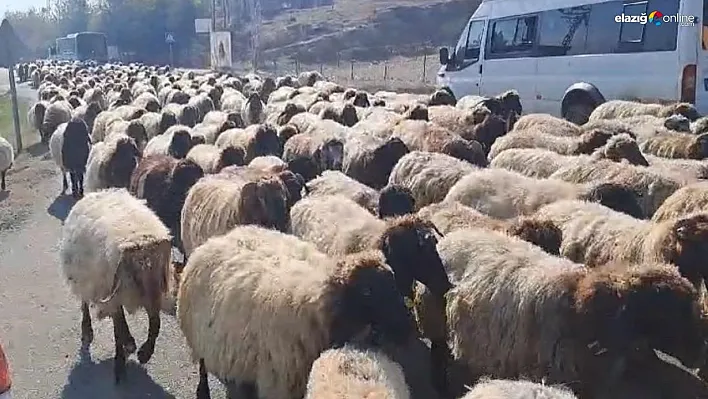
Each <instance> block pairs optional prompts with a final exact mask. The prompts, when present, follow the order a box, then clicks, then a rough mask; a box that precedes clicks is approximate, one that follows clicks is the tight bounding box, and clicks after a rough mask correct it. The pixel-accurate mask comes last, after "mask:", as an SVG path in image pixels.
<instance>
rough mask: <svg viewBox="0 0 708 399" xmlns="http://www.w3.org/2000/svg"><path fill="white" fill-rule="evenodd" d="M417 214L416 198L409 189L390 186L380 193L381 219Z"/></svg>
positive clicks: (379, 214)
mask: <svg viewBox="0 0 708 399" xmlns="http://www.w3.org/2000/svg"><path fill="white" fill-rule="evenodd" d="M412 213H415V198H413V193H412V192H411V190H410V189H408V188H407V187H404V186H401V185H397V184H389V185H387V186H386V187H384V188H383V189H382V190H381V192H380V193H379V204H378V216H379V218H381V219H384V218H389V217H395V216H403V215H408V214H412Z"/></svg>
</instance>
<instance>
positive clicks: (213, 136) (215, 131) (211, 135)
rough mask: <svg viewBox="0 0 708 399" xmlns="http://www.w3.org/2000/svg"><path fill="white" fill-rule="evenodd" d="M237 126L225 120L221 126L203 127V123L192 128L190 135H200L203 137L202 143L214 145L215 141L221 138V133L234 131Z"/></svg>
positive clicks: (210, 125)
mask: <svg viewBox="0 0 708 399" xmlns="http://www.w3.org/2000/svg"><path fill="white" fill-rule="evenodd" d="M236 128H237V126H236V124H235V123H233V122H231V121H229V120H227V121H225V122H223V123H221V124H209V125H205V124H203V123H199V124H197V125H195V126H194V128H193V129H192V133H193V134H194V135H202V136H204V141H205V143H206V144H215V143H216V140H217V139H218V138H219V136H221V133H224V132H225V131H227V130H229V129H236Z"/></svg>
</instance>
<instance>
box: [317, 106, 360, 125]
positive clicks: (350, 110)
mask: <svg viewBox="0 0 708 399" xmlns="http://www.w3.org/2000/svg"><path fill="white" fill-rule="evenodd" d="M318 104H319V103H318ZM315 105H316V104H315ZM310 109H312V107H311V108H310ZM310 112H312V111H310ZM318 115H319V116H320V118H322V119H331V120H333V121H335V122H337V123H339V124H341V125H344V126H347V127H352V126H354V125H355V124H356V123H357V122H359V117H358V116H357V113H356V108H355V107H354V105H353V104H349V103H329V104H326V105H325V106H323V107H322V110H321V111H320V112H318Z"/></svg>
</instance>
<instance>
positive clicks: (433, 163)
mask: <svg viewBox="0 0 708 399" xmlns="http://www.w3.org/2000/svg"><path fill="white" fill-rule="evenodd" d="M477 169H478V168H476V167H475V166H473V165H471V164H470V163H468V162H465V161H461V160H459V159H457V158H453V157H451V156H449V155H445V154H439V153H434V152H423V151H412V152H410V153H408V154H406V155H404V156H403V157H402V158H401V159H400V160H399V161H398V163H396V166H394V167H393V169H392V170H391V175H390V176H389V179H388V183H389V184H396V185H400V186H403V187H406V188H408V189H409V190H410V191H411V193H412V194H413V198H414V199H415V206H416V210H419V209H420V208H422V207H424V206H426V205H430V204H433V203H436V202H440V201H442V200H443V199H444V198H445V195H447V192H448V191H449V190H450V187H452V186H453V185H455V183H457V181H458V180H460V179H461V178H462V177H463V176H465V175H466V174H468V173H471V172H472V171H475V170H477Z"/></svg>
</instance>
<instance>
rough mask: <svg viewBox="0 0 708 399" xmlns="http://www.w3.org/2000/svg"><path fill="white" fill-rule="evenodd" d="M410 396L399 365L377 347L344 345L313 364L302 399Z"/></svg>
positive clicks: (357, 398) (407, 397)
mask: <svg viewBox="0 0 708 399" xmlns="http://www.w3.org/2000/svg"><path fill="white" fill-rule="evenodd" d="M369 397H376V398H396V399H410V392H409V388H408V384H406V378H405V375H404V374H403V370H402V369H401V366H400V365H399V364H398V363H396V362H395V361H393V360H392V359H390V358H389V357H388V356H387V355H386V354H385V353H383V352H382V351H380V350H377V348H360V347H358V346H356V345H345V346H344V347H342V348H337V349H330V350H327V351H324V352H322V354H320V356H319V357H318V358H317V360H315V362H314V363H312V369H311V370H310V375H309V377H308V380H307V393H306V394H305V398H304V399H361V398H369Z"/></svg>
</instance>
